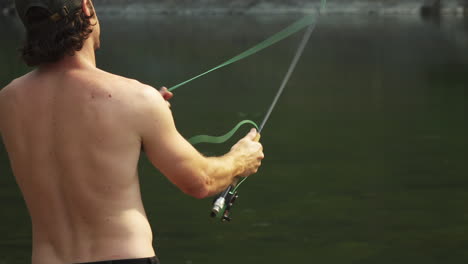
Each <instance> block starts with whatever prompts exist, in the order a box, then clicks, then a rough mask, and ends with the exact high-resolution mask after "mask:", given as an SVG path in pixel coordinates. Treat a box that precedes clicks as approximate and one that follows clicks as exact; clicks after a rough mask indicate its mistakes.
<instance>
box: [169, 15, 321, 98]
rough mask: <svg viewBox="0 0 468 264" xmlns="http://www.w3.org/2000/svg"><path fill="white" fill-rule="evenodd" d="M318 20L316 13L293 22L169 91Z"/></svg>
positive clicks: (245, 56)
mask: <svg viewBox="0 0 468 264" xmlns="http://www.w3.org/2000/svg"><path fill="white" fill-rule="evenodd" d="M316 21H317V19H316V17H315V15H308V16H306V17H303V18H302V19H300V20H298V21H296V22H295V23H293V24H292V25H290V26H289V27H287V28H285V29H283V30H282V31H280V32H278V33H276V34H275V35H273V36H271V37H269V38H267V39H266V40H264V41H262V42H260V43H259V44H257V45H255V46H254V47H252V48H250V49H248V50H246V51H244V52H242V53H241V54H239V55H237V56H235V57H234V58H232V59H230V60H227V61H226V62H224V63H222V64H220V65H218V66H216V67H214V68H213V69H211V70H208V71H206V72H204V73H202V74H200V75H197V76H195V77H193V78H191V79H189V80H187V81H184V82H182V83H180V84H177V85H175V86H173V87H171V88H169V91H170V92H172V91H174V90H175V89H177V88H179V87H181V86H183V85H185V84H187V83H189V82H191V81H194V80H196V79H198V78H200V77H202V76H205V75H207V74H208V73H211V72H214V71H216V70H218V69H221V68H223V67H226V66H228V65H230V64H232V63H234V62H238V61H240V60H242V59H245V58H247V57H249V56H251V55H253V54H255V53H257V52H259V51H261V50H263V49H266V48H268V47H270V46H272V45H273V44H276V43H278V42H280V41H281V40H283V39H285V38H287V37H289V36H291V35H293V34H294V33H296V32H298V31H300V30H301V29H303V28H305V27H307V26H310V25H312V24H314V23H315V22H316Z"/></svg>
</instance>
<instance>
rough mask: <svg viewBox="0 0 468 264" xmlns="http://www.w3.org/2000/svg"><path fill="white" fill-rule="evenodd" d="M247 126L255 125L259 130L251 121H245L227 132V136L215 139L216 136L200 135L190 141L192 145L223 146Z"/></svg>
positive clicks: (255, 125) (256, 126)
mask: <svg viewBox="0 0 468 264" xmlns="http://www.w3.org/2000/svg"><path fill="white" fill-rule="evenodd" d="M246 124H251V125H253V126H254V127H255V128H256V129H257V130H258V125H257V124H256V123H255V122H254V121H251V120H244V121H241V122H239V124H237V125H236V126H235V127H234V128H233V129H231V131H229V132H227V133H226V134H224V135H222V136H219V137H215V136H208V135H200V136H194V137H192V138H190V139H189V140H188V141H189V142H190V144H192V145H196V144H200V143H212V144H222V143H224V142H226V141H228V140H229V139H230V138H231V137H232V136H233V135H234V134H236V132H237V130H239V128H241V127H242V126H243V125H246Z"/></svg>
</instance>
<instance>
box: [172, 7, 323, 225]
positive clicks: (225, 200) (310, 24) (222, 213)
mask: <svg viewBox="0 0 468 264" xmlns="http://www.w3.org/2000/svg"><path fill="white" fill-rule="evenodd" d="M326 5H327V0H321V6H320V8H319V12H318V13H319V16H320V14H321V13H322V12H323V11H324V10H325V8H326ZM317 21H318V19H317V18H316V17H315V15H313V14H311V15H307V16H305V17H303V18H301V19H300V20H298V21H296V22H294V23H293V24H291V25H290V26H288V27H286V28H285V29H283V30H282V31H280V32H278V33H276V34H274V35H272V36H271V37H269V38H267V39H265V40H264V41H262V42H260V43H258V44H257V45H255V46H254V47H252V48H250V49H248V50H246V51H244V52H242V53H241V54H239V55H237V56H235V57H233V58H232V59H229V60H227V61H225V62H224V63H222V64H220V65H218V66H216V67H214V68H212V69H210V70H208V71H206V72H203V73H201V74H199V75H197V76H195V77H193V78H191V79H189V80H187V81H184V82H182V83H179V84H177V85H175V86H173V87H171V88H169V91H170V92H172V91H174V90H175V89H178V88H180V87H182V86H184V85H186V84H187V83H190V82H192V81H194V80H196V79H198V78H201V77H203V76H205V75H207V74H209V73H211V72H213V71H216V70H219V69H221V68H223V67H226V66H228V65H230V64H233V63H235V62H238V61H240V60H243V59H245V58H247V57H250V56H252V55H253V54H255V53H258V52H260V51H262V50H264V49H266V48H268V47H270V46H272V45H274V44H276V43H278V42H280V41H282V40H284V39H286V38H288V37H289V36H291V35H293V34H295V33H297V32H299V31H300V30H302V29H304V28H306V27H307V30H306V32H305V34H304V37H303V38H302V41H301V42H300V45H299V47H298V49H297V52H296V54H295V56H294V59H293V61H292V62H291V65H290V66H289V70H288V72H287V73H286V76H285V77H284V79H283V82H282V83H281V86H280V89H279V90H278V92H277V94H276V96H275V98H274V100H273V102H272V104H271V105H270V108H269V109H268V111H267V114H266V116H265V118H264V119H263V121H262V123H261V125H260V126H258V125H257V124H256V123H255V122H253V121H251V120H243V121H241V122H240V123H238V124H237V125H236V126H235V127H234V128H233V129H232V130H231V131H229V132H228V133H226V134H225V135H222V136H217V137H215V136H209V135H199V136H194V137H192V138H190V139H189V140H188V141H189V142H190V143H191V144H192V145H196V144H199V143H214V144H220V143H224V142H226V141H227V140H229V139H230V138H231V137H232V136H233V135H234V134H235V133H236V132H237V130H238V129H239V128H240V127H241V126H242V125H245V124H251V125H252V126H254V127H255V128H256V129H257V131H258V136H257V138H256V139H255V140H256V141H259V140H260V133H261V132H262V131H263V128H264V127H265V125H266V123H267V122H268V120H269V118H270V116H271V114H272V112H273V110H274V109H275V107H276V105H277V103H278V100H279V98H280V97H281V95H282V93H283V91H284V89H285V87H286V85H287V83H288V81H289V79H290V77H291V75H292V74H293V72H294V70H295V68H296V66H297V63H298V62H299V60H300V58H301V57H302V54H303V52H304V49H305V47H306V46H307V43H308V42H309V39H310V36H311V35H312V33H313V31H314V29H315V26H316V24H317ZM246 179H247V178H246V177H245V178H240V177H237V178H236V179H235V180H234V182H233V183H232V184H231V185H229V186H228V187H227V188H226V189H225V190H224V191H223V192H222V193H221V194H219V195H218V196H217V197H216V198H215V200H214V201H213V207H212V210H211V216H212V217H217V218H220V219H221V220H222V221H230V220H231V218H230V211H231V208H232V206H233V204H234V202H235V201H236V199H237V198H238V197H239V196H238V192H237V189H238V188H239V186H240V185H241V184H242V183H243V182H244V181H245V180H246Z"/></svg>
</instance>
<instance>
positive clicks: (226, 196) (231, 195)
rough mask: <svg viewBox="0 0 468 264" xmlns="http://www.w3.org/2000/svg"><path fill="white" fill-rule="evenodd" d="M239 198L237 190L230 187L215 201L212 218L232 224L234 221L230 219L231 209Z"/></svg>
mask: <svg viewBox="0 0 468 264" xmlns="http://www.w3.org/2000/svg"><path fill="white" fill-rule="evenodd" d="M237 198H239V195H238V192H237V190H235V187H234V186H233V185H230V186H229V187H228V188H227V189H226V190H224V191H223V192H222V193H221V194H220V195H219V196H218V197H217V198H215V200H214V201H213V208H212V209H211V217H213V218H218V219H221V221H222V222H226V221H227V222H230V221H231V220H232V218H231V217H230V216H231V208H232V206H233V205H234V202H235V201H236V200H237Z"/></svg>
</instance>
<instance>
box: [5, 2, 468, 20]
mask: <svg viewBox="0 0 468 264" xmlns="http://www.w3.org/2000/svg"><path fill="white" fill-rule="evenodd" d="M93 2H94V4H95V6H96V9H97V10H98V12H99V13H107V14H119V15H122V14H129V15H133V14H157V15H244V14H247V15H248V14H292V13H313V12H317V10H318V8H319V6H320V0H315V1H310V0H286V1H285V0H282V1H280V0H264V1H262V0H237V1H232V0H216V1H213V0H192V1H189V0H159V1H157V2H155V1H151V0H132V1H129V0H94V1H93ZM467 10H468V0H439V1H438V0H329V1H327V8H326V10H325V12H324V13H326V14H369V15H395V14H402V15H404V14H406V15H419V14H421V15H429V16H440V15H443V16H454V15H455V16H463V15H466V14H467ZM0 14H3V15H14V14H15V10H14V1H12V0H0Z"/></svg>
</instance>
